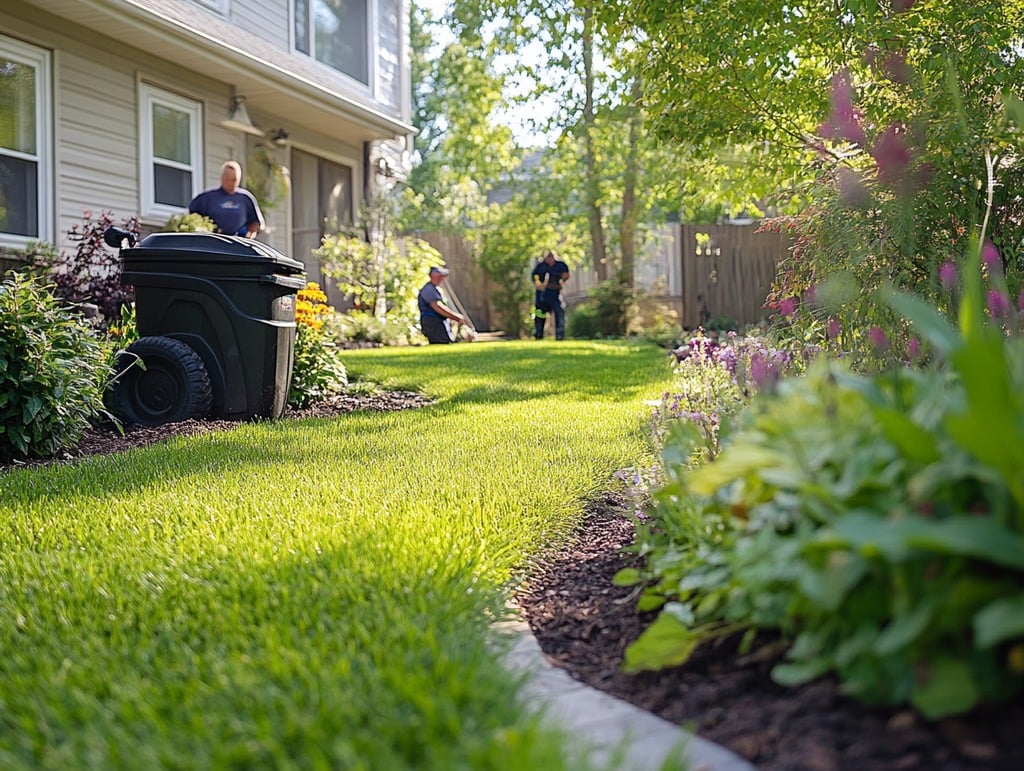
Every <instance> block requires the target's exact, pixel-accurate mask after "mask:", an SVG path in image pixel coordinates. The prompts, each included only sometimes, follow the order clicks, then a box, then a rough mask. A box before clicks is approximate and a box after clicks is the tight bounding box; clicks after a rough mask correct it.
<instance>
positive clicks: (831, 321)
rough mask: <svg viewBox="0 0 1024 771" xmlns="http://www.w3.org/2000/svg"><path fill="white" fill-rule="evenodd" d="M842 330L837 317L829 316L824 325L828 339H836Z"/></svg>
mask: <svg viewBox="0 0 1024 771" xmlns="http://www.w3.org/2000/svg"><path fill="white" fill-rule="evenodd" d="M842 332H843V325H842V324H840V323H839V319H837V318H836V317H835V316H829V317H828V323H827V324H826V325H825V333H826V334H827V335H828V339H829V340H836V339H837V338H838V337H839V335H841V334H842Z"/></svg>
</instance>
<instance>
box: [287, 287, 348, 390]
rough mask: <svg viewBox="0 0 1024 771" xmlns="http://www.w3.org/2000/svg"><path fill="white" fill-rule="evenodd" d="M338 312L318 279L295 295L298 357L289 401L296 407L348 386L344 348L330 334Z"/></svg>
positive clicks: (296, 355) (296, 353) (296, 351)
mask: <svg viewBox="0 0 1024 771" xmlns="http://www.w3.org/2000/svg"><path fill="white" fill-rule="evenodd" d="M334 315H335V313H334V309H333V308H331V306H330V305H328V304H327V295H325V294H324V293H323V291H322V290H321V289H320V286H319V285H318V284H317V283H316V282H312V281H311V282H310V283H308V284H306V286H305V287H304V288H302V289H300V290H299V292H298V294H297V295H296V297H295V360H294V364H293V366H292V380H291V386H290V390H289V391H288V404H290V405H291V406H293V407H305V406H306V405H307V404H310V403H311V402H318V401H325V400H327V399H329V398H330V397H332V396H335V395H336V394H339V393H341V392H342V391H344V390H345V387H346V386H347V385H348V372H347V371H346V370H345V364H344V363H343V362H342V360H341V359H342V354H341V351H340V350H339V349H338V347H337V345H336V344H335V341H334V337H333V336H332V335H331V333H330V327H329V320H330V319H331V318H332V317H333V316H334Z"/></svg>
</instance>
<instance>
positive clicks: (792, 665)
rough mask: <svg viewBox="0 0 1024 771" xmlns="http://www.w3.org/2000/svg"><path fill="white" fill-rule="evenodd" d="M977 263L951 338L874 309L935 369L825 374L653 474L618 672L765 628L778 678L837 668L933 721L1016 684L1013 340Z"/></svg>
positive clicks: (1023, 371) (1022, 632)
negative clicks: (710, 451) (776, 639)
mask: <svg viewBox="0 0 1024 771" xmlns="http://www.w3.org/2000/svg"><path fill="white" fill-rule="evenodd" d="M980 252H981V249H980V247H979V246H977V245H976V246H975V247H974V248H972V250H971V255H972V256H971V257H970V258H969V259H968V260H967V261H966V264H965V266H964V281H963V283H964V286H965V289H964V295H963V299H962V301H961V305H960V313H959V318H960V325H959V329H957V328H954V327H953V326H951V325H950V324H949V323H948V322H947V321H946V320H945V319H944V318H943V316H942V314H941V313H940V312H939V311H937V310H935V309H934V308H933V307H931V306H930V305H929V304H928V303H926V302H925V301H924V300H922V299H921V298H918V297H916V296H913V295H908V294H902V293H897V292H892V291H890V292H888V293H887V295H886V296H887V299H888V303H889V305H890V307H892V308H893V309H894V310H895V311H898V312H899V313H900V314H901V315H902V316H904V317H905V318H907V319H908V320H909V321H910V323H911V324H912V325H913V327H914V329H915V330H917V331H918V332H919V333H920V334H921V335H922V336H924V337H925V338H926V339H927V341H928V342H929V343H930V344H931V346H932V347H933V348H934V350H935V351H936V353H937V355H938V356H939V357H940V358H941V360H942V361H941V363H940V364H937V365H936V366H935V367H933V368H931V369H928V370H924V371H916V370H911V369H907V368H901V369H897V370H894V371H892V372H891V373H888V374H885V375H881V376H876V377H873V378H871V377H866V376H861V375H855V374H853V373H851V372H850V371H849V369H848V368H847V367H845V366H843V365H841V364H838V363H835V362H828V361H822V362H819V364H818V365H816V366H815V367H812V369H811V370H810V372H809V374H808V376H807V377H806V378H797V379H791V380H787V381H783V382H782V383H781V384H780V385H779V387H778V392H777V395H774V396H771V395H769V396H767V397H758V398H757V399H756V400H755V401H754V402H753V404H752V406H751V408H750V409H748V410H746V411H744V412H743V413H741V414H740V415H739V416H738V418H737V419H736V422H735V425H734V430H733V431H732V433H730V435H729V436H728V438H727V440H726V441H725V442H724V443H723V448H722V451H721V453H720V455H719V456H718V457H717V459H715V460H714V461H713V462H711V463H708V464H706V465H704V466H701V467H700V468H698V469H692V468H689V467H687V466H686V465H685V464H679V463H674V464H668V465H667V466H666V474H667V476H668V478H669V482H668V484H666V486H665V487H664V488H663V490H662V491H660V492H659V493H658V495H657V499H658V509H657V511H658V513H659V517H660V518H661V520H662V521H664V522H665V523H667V524H666V525H665V527H664V529H663V531H662V532H661V533H660V534H655V535H654V536H649V537H648V539H647V543H646V546H645V547H644V548H645V549H646V550H647V552H648V554H649V559H648V572H647V573H646V574H645V573H644V572H643V571H639V572H637V571H634V572H631V573H627V574H623V575H620V576H619V579H618V580H619V581H620V582H623V583H632V582H637V581H641V580H645V579H646V580H647V582H648V586H647V588H646V590H645V593H644V596H643V600H642V602H643V603H644V605H645V606H646V607H659V606H661V607H662V608H663V609H662V612H661V615H660V616H659V618H658V620H657V621H656V622H655V623H654V624H653V625H652V626H651V627H650V629H649V630H648V631H647V632H646V633H645V634H644V635H643V636H642V637H641V638H640V640H638V641H637V643H635V644H634V645H633V646H632V647H631V648H630V649H629V651H628V652H627V659H626V661H627V666H628V667H629V668H632V669H641V668H648V667H657V666H663V665H666V664H672V663H679V662H681V661H684V660H685V659H686V658H687V657H688V656H689V654H690V653H691V652H692V650H693V649H694V648H695V647H696V645H697V644H699V643H700V642H702V641H704V640H707V639H711V638H714V637H719V636H723V635H727V634H732V633H734V632H737V631H741V630H747V631H748V632H749V631H754V630H758V629H767V628H770V629H778V630H781V631H782V632H783V633H784V634H785V635H787V636H789V637H790V638H791V639H792V641H793V644H792V647H791V648H790V649H789V652H788V655H787V660H786V661H785V662H784V663H782V664H780V665H778V666H776V667H775V669H774V671H773V676H774V677H775V678H776V679H777V680H779V681H780V682H782V683H785V684H796V683H801V682H805V681H807V680H810V679H813V678H815V677H817V676H819V675H822V674H824V673H825V672H829V671H832V672H835V673H836V674H837V675H838V676H839V678H840V680H841V681H842V683H843V687H844V689H845V690H847V691H848V692H849V693H851V694H853V695H856V696H858V697H860V698H863V699H865V700H868V701H874V702H886V703H904V702H909V703H911V704H913V705H914V706H915V707H916V708H917V709H919V710H920V711H921V712H922V713H924V714H925V715H926V716H928V717H939V716H942V715H947V714H952V713H956V712H961V711H965V710H968V709H970V708H972V707H974V706H976V705H977V704H979V703H981V702H985V701H1000V700H1004V699H1007V698H1010V697H1011V696H1013V695H1014V694H1016V693H1019V692H1020V690H1021V689H1022V688H1024V621H1022V620H1021V619H1024V615H1022V614H1021V612H1020V611H1021V610H1022V609H1024V449H1022V448H1024V398H1022V397H1021V395H1020V394H1021V393H1022V392H1024V338H1021V337H1020V336H1018V335H1010V336H1007V335H1006V334H1005V331H1004V329H1003V327H1004V325H1005V322H1003V321H1001V320H1000V319H999V318H998V317H994V316H993V315H991V313H990V315H988V316H986V314H985V305H984V302H983V300H982V298H983V297H984V296H985V295H984V293H983V291H982V281H981V273H982V271H981V268H980V258H979V256H978V255H979V254H980ZM998 283H999V282H998V280H997V281H996V285H998ZM992 291H997V290H992ZM998 307H1001V306H998ZM998 307H997V308H996V309H997V310H998ZM990 311H991V308H990ZM1013 323H1014V324H1015V322H1013ZM692 442H693V439H692V437H685V436H682V435H681V434H675V435H673V437H672V438H671V439H670V441H669V443H668V444H667V446H666V452H668V453H669V455H670V457H671V456H674V457H677V458H678V457H679V456H681V455H682V454H683V452H684V451H685V448H688V447H690V446H692Z"/></svg>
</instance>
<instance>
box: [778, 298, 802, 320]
mask: <svg viewBox="0 0 1024 771" xmlns="http://www.w3.org/2000/svg"><path fill="white" fill-rule="evenodd" d="M797 304H798V301H797V299H796V298H795V297H787V298H786V299H785V300H783V301H782V302H780V303H779V313H781V314H782V315H783V316H792V315H793V314H794V313H796V307H797Z"/></svg>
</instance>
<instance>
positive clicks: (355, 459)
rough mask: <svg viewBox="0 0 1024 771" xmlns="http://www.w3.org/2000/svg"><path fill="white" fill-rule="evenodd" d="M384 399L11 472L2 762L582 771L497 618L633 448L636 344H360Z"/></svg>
mask: <svg viewBox="0 0 1024 771" xmlns="http://www.w3.org/2000/svg"><path fill="white" fill-rule="evenodd" d="M348 364H349V368H350V371H352V372H353V373H355V374H357V375H358V376H361V377H369V378H373V379H375V380H378V381H381V380H383V381H387V382H390V383H392V384H395V385H403V386H417V387H420V388H422V389H423V390H425V391H426V392H428V393H430V394H431V395H433V396H434V397H436V399H437V401H436V403H435V404H434V405H433V406H431V407H427V408H424V409H420V410H415V411H405V412H399V413H369V412H361V413H353V414H350V415H346V416H343V417H339V418H336V419H330V420H305V421H280V422H274V423H261V424H246V425H241V426H239V428H238V429H237V430H234V431H230V432H222V433H213V434H207V435H204V436H200V437H192V438H181V439H177V440H174V441H171V442H168V443H166V444H163V445H159V446H155V447H151V448H147V449H143V450H133V451H130V452H128V453H125V454H122V455H115V456H108V457H97V458H92V459H89V460H84V461H81V462H79V463H76V464H74V465H64V466H51V467H47V468H39V469H22V470H17V471H13V472H8V473H7V474H5V475H2V476H0V618H2V623H0V767H3V768H8V769H29V768H31V769H74V768H89V769H93V768H182V769H202V768H211V769H220V768H243V767H244V768H301V769H318V768H322V769H327V768H331V769H335V768H350V769H402V768H416V769H459V768H472V769H487V768H493V769H498V768H502V769H506V768H545V769H548V768H565V767H570V766H572V767H576V766H575V763H576V761H574V760H572V759H567V758H566V755H565V750H564V747H563V743H562V742H563V737H559V736H557V735H555V734H553V733H552V732H551V731H550V730H549V729H548V728H546V727H542V726H541V725H539V724H538V722H536V721H535V720H534V719H531V718H527V717H525V716H524V712H523V710H522V708H521V707H520V706H519V705H518V704H517V702H516V700H515V699H514V698H512V697H513V695H514V693H515V692H516V681H515V679H514V677H513V676H512V675H510V674H508V673H507V672H506V671H505V670H504V668H503V667H502V666H501V665H500V660H499V657H500V651H501V646H500V645H497V644H495V643H496V635H495V633H494V632H493V631H492V627H491V622H492V621H493V620H494V619H495V618H498V617H500V616H501V615H503V613H504V612H505V599H506V597H505V593H504V590H505V589H506V588H507V586H508V585H509V582H510V581H511V580H513V579H514V578H515V577H516V576H517V575H518V574H519V573H520V571H522V570H523V568H524V566H525V565H526V564H527V562H528V560H529V558H530V557H531V555H535V554H536V553H537V552H538V551H540V550H542V549H544V548H546V547H548V546H550V545H552V544H553V543H555V542H556V541H557V539H558V538H559V537H561V536H562V535H564V534H565V533H566V532H567V531H568V530H569V529H570V528H571V527H572V526H573V524H574V523H576V522H578V521H579V520H580V517H581V513H582V511H583V508H584V504H585V501H586V499H587V498H588V497H589V496H591V495H593V494H594V493H596V492H597V491H599V490H601V489H602V488H603V487H604V486H606V485H608V484H609V479H610V477H611V475H612V473H613V472H614V470H615V469H617V468H618V467H620V466H623V465H626V464H630V463H635V462H637V460H638V459H640V460H643V459H644V456H645V455H646V454H647V452H648V448H647V446H646V439H645V435H644V431H643V422H644V415H643V413H644V407H643V401H644V400H645V399H649V398H651V397H652V396H654V395H657V394H659V393H660V392H661V391H663V390H664V387H665V384H666V381H667V376H668V371H669V370H668V367H667V366H666V364H665V362H664V361H663V354H662V353H661V352H659V351H658V350H657V349H656V348H654V347H653V346H651V347H646V346H630V345H625V344H617V345H616V344H590V343H587V344H582V343H580V344H577V343H560V344H558V345H555V344H553V343H551V344H547V343H534V344H525V343H523V344H520V343H508V344H492V345H486V344H477V345H466V346H449V347H444V348H437V347H432V348H407V349H402V350H387V349H383V350H376V351H359V352H352V353H351V354H350V355H349V357H348Z"/></svg>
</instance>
